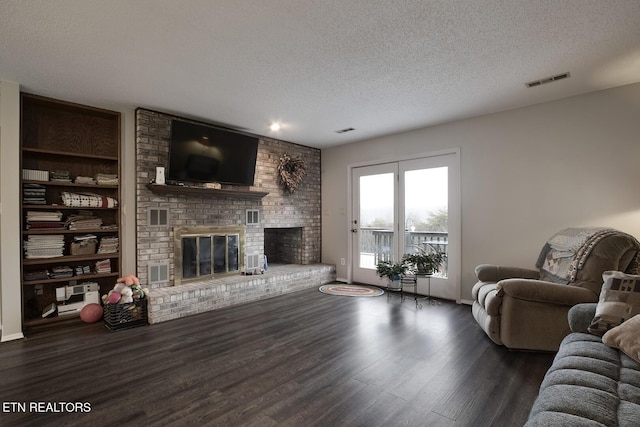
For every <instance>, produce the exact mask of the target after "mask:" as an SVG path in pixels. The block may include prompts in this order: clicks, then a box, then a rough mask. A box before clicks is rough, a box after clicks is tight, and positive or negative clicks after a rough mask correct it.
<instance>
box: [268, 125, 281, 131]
mask: <svg viewBox="0 0 640 427" xmlns="http://www.w3.org/2000/svg"><path fill="white" fill-rule="evenodd" d="M269 129H271V130H272V131H274V132H276V131H279V130H280V129H282V125H281V124H280V123H271V124H270V125H269Z"/></svg>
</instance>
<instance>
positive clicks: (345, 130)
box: [336, 128, 355, 133]
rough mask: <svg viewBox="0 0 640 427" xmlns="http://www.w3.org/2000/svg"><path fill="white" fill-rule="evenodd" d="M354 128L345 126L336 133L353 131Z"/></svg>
mask: <svg viewBox="0 0 640 427" xmlns="http://www.w3.org/2000/svg"><path fill="white" fill-rule="evenodd" d="M352 130H355V129H354V128H344V129H340V130H337V131H336V133H345V132H351V131H352Z"/></svg>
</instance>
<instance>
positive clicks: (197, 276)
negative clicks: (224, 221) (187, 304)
mask: <svg viewBox="0 0 640 427" xmlns="http://www.w3.org/2000/svg"><path fill="white" fill-rule="evenodd" d="M211 228H213V227H206V228H204V229H202V228H197V227H196V228H194V227H188V228H179V229H178V228H176V229H175V230H174V239H175V246H174V248H175V249H176V251H175V255H176V267H178V268H176V272H175V284H179V283H181V282H183V281H193V280H203V279H209V278H212V277H214V276H218V275H226V274H233V273H239V272H240V271H241V269H242V268H243V264H244V263H243V256H242V242H243V241H244V228H241V227H215V230H212V229H211ZM178 249H179V250H178Z"/></svg>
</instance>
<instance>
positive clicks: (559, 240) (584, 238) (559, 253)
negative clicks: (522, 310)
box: [536, 227, 619, 284]
mask: <svg viewBox="0 0 640 427" xmlns="http://www.w3.org/2000/svg"><path fill="white" fill-rule="evenodd" d="M617 233H619V231H617V230H614V229H612V228H601V227H592V228H567V229H564V230H562V231H560V232H559V233H557V234H555V235H554V236H553V237H551V239H549V241H548V242H547V243H546V244H545V246H544V248H543V249H542V251H541V252H540V256H539V257H538V261H537V262H536V268H538V269H540V278H541V279H542V280H546V281H549V282H555V283H564V284H569V283H572V282H575V281H576V275H577V274H578V270H580V269H582V267H583V266H584V263H585V262H586V260H587V258H588V257H589V254H590V253H591V250H592V249H593V247H594V246H595V245H596V244H597V243H598V242H599V241H600V240H602V239H603V238H605V237H607V236H611V235H614V234H617Z"/></svg>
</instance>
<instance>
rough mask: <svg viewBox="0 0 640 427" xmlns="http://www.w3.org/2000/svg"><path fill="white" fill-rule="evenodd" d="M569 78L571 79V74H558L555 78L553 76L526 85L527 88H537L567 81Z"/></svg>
mask: <svg viewBox="0 0 640 427" xmlns="http://www.w3.org/2000/svg"><path fill="white" fill-rule="evenodd" d="M569 77H571V74H569V73H568V72H566V73H562V74H556V75H555V76H551V77H545V78H544V79H540V80H534V81H532V82H529V83H525V84H524V85H525V86H526V87H536V86H540V85H543V84H547V83H552V82H556V81H558V80H562V79H567V78H569Z"/></svg>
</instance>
